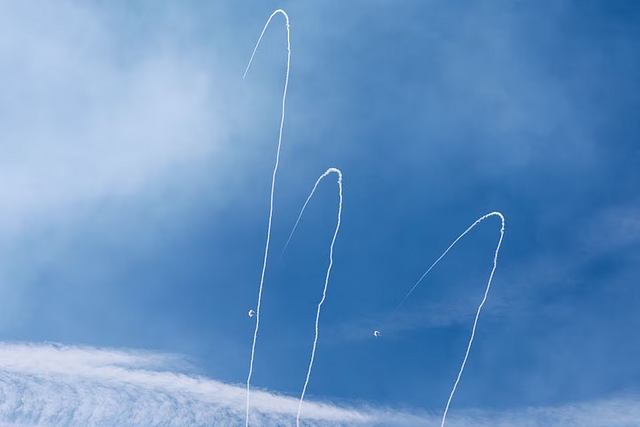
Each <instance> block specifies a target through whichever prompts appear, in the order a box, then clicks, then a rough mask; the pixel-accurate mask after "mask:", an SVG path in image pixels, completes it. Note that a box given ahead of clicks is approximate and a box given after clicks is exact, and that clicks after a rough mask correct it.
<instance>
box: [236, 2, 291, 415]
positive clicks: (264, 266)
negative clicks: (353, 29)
mask: <svg viewBox="0 0 640 427" xmlns="http://www.w3.org/2000/svg"><path fill="white" fill-rule="evenodd" d="M278 13H281V14H282V16H284V19H285V22H286V27H287V72H286V74H285V79H284V90H283V92H282V113H281V115H280V130H279V134H278V149H277V151H276V163H275V166H274V167H273V176H272V178H271V195H270V199H269V225H268V226H267V241H266V243H265V247H264V258H263V261H262V273H261V274H260V287H259V289H258V303H257V305H256V328H255V330H254V332H253V343H252V344H251V361H250V362H249V375H248V376H247V411H246V418H245V427H249V407H250V394H251V376H252V374H253V360H254V357H255V353H256V341H257V339H258V329H259V327H260V303H261V302H262V287H263V285H264V275H265V272H266V270H267V257H268V255H269V243H270V241H271V224H272V219H273V193H274V190H275V186H276V175H277V173H278V164H279V162H280V147H281V146H282V129H283V128H284V111H285V105H286V101H287V88H288V86H289V71H290V69H291V29H290V27H289V16H288V15H287V13H286V12H285V11H284V10H282V9H277V10H276V11H274V12H273V13H272V14H271V16H269V19H268V20H267V23H266V24H264V28H263V29H262V32H261V33H260V37H259V38H258V41H257V42H256V45H255V47H254V48H253V52H252V53H251V58H250V59H249V63H248V64H247V69H246V70H245V71H244V75H243V76H242V78H243V79H244V78H245V77H246V75H247V73H248V72H249V67H251V63H252V62H253V57H254V56H255V54H256V51H257V50H258V46H259V45H260V41H261V40H262V36H264V33H265V31H266V30H267V27H268V26H269V23H271V20H272V19H273V17H274V16H276V15H277V14H278Z"/></svg>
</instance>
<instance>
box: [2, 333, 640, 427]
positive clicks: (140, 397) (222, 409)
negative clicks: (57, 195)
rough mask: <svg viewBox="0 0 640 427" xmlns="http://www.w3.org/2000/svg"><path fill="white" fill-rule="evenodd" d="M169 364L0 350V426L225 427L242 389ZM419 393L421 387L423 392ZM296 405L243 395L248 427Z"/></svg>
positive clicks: (581, 417)
mask: <svg viewBox="0 0 640 427" xmlns="http://www.w3.org/2000/svg"><path fill="white" fill-rule="evenodd" d="M188 366H189V365H188V363H186V361H184V360H183V359H181V358H180V357H177V356H172V355H164V354H157V353H151V352H142V351H131V350H113V349H99V348H92V347H78V346H61V345H44V344H24V343H3V344H0V393H1V402H0V425H1V426H11V427H19V426H84V427H91V426H118V425H126V426H153V425H163V426H185V425H189V426H200V425H202V426H205V425H207V426H208V425H216V426H235V425H239V424H240V423H242V421H243V417H244V398H245V395H244V393H245V390H244V388H243V387H242V386H235V385H229V384H224V383H221V382H218V381H214V380H211V379H207V378H204V377H199V376H194V375H188V374H185V373H184V372H185V367H188ZM425 386H427V385H425ZM297 402H298V400H297V398H294V397H287V396H281V395H278V394H275V393H272V392H268V391H257V392H255V393H254V397H253V406H252V408H253V413H252V425H254V426H283V425H284V426H286V425H291V424H292V423H293V422H294V420H295V414H296V410H297ZM303 419H304V424H305V425H308V426H383V425H384V426H410V425H411V426H415V425H424V426H436V425H438V423H439V417H438V416H437V415H436V414H427V413H423V414H412V413H408V412H400V411H394V410H391V409H384V408H375V409H374V408H372V407H369V406H358V407H346V406H337V405H335V404H330V403H321V402H307V403H305V406H304V411H303ZM638 419H640V400H639V399H638V398H637V397H635V396H629V397H624V398H617V399H610V400H602V401H598V402H589V403H584V404H577V405H567V406H562V407H552V408H528V409H524V410H519V411H509V412H490V411H465V412H463V413H458V414H452V416H451V419H450V423H449V424H448V425H451V426H452V427H454V426H458V427H471V426H475V427H483V426H486V427H489V426H494V427H507V426H518V427H538V426H540V427H542V426H545V427H555V426H557V427H560V426H563V427H566V426H581V427H605V426H607V427H627V426H629V427H630V426H635V425H637V420H638Z"/></svg>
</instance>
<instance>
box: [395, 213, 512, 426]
mask: <svg viewBox="0 0 640 427" xmlns="http://www.w3.org/2000/svg"><path fill="white" fill-rule="evenodd" d="M491 216H499V217H500V220H501V221H502V225H501V227H500V240H498V245H497V246H496V251H495V254H494V256H493V268H492V269H491V274H490V275H489V281H488V282H487V288H486V290H485V292H484V297H483V298H482V301H481V302H480V305H479V306H478V310H477V312H476V317H475V319H474V321H473V328H472V329H471V338H469V344H468V345H467V351H466V353H465V355H464V360H463V361H462V365H461V366H460V371H459V372H458V377H457V378H456V381H455V383H454V384H453V389H452V390H451V393H450V394H449V399H448V400H447V405H446V406H445V408H444V413H443V415H442V421H441V423H440V427H444V424H445V422H446V420H447V413H448V412H449V407H450V406H451V401H452V400H453V395H454V394H455V393H456V389H457V388H458V384H459V383H460V378H461V377H462V373H463V372H464V368H465V366H466V364H467V359H468V358H469V352H470V351H471V345H472V344H473V339H474V338H475V335H476V327H477V326H478V318H479V317H480V311H482V307H483V306H484V303H485V302H486V301H487V296H488V295H489V289H490V288H491V281H492V280H493V274H494V273H495V271H496V267H497V266H498V253H499V252H500V246H501V245H502V238H503V237H504V216H503V215H502V214H501V213H500V212H491V213H488V214H486V215H484V216H482V217H480V218H479V219H477V220H476V222H474V223H473V224H471V226H470V227H469V228H467V229H466V230H465V231H464V233H462V234H461V235H460V236H458V238H457V239H456V240H454V241H453V243H451V244H450V245H449V247H448V248H447V250H445V251H444V252H443V253H442V255H440V257H439V258H438V259H437V260H436V261H435V262H434V263H433V264H431V266H430V267H429V268H428V269H427V271H426V272H425V273H424V274H423V275H422V276H421V277H420V279H418V281H417V282H416V283H415V285H413V287H412V288H411V289H410V290H409V292H408V293H407V295H405V297H404V298H403V299H402V301H401V302H400V304H398V306H397V307H396V310H398V309H400V307H402V304H404V302H405V301H406V300H407V298H409V295H411V294H412V293H413V291H414V290H415V289H416V287H417V286H418V285H419V284H420V282H422V280H423V279H424V278H425V276H426V275H427V274H428V273H429V272H430V271H431V270H432V269H433V267H435V266H436V264H438V263H439V262H440V260H441V259H442V258H444V256H445V255H446V254H447V253H448V252H449V251H450V250H451V248H453V247H454V246H455V244H456V243H458V241H459V240H460V239H462V238H463V237H464V236H465V235H466V234H467V233H468V232H470V231H471V230H473V228H474V227H475V226H476V225H478V224H480V223H481V222H482V221H484V220H485V219H487V218H489V217H491Z"/></svg>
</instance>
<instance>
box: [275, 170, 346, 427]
mask: <svg viewBox="0 0 640 427" xmlns="http://www.w3.org/2000/svg"><path fill="white" fill-rule="evenodd" d="M330 173H336V174H338V194H339V197H340V199H339V201H338V221H337V223H336V229H335V231H334V232H333V239H332V240H331V247H330V249H329V266H328V267H327V274H326V276H325V279H324V289H323V290H322V299H321V300H320V302H319V303H318V310H317V311H316V325H315V326H316V332H315V336H314V338H313V348H312V350H311V360H310V361H309V369H308V370H307V377H306V379H305V381H304V386H303V387H302V393H301V394H300V402H299V403H298V413H297V415H296V426H297V427H300V413H301V412H302V402H303V401H304V395H305V394H306V392H307V387H308V386H309V378H310V377H311V369H312V368H313V361H314V359H315V357H316V347H317V345H318V335H319V325H320V309H321V308H322V304H324V300H325V298H326V297H327V287H328V286H329V275H330V274H331V267H332V266H333V246H334V245H335V243H336V238H337V237H338V231H339V230H340V221H341V219H342V172H341V171H340V169H337V168H329V169H327V170H326V172H325V173H323V174H322V175H321V176H320V178H318V180H317V181H316V183H315V184H314V186H313V189H312V190H311V193H310V194H309V197H307V200H306V201H305V202H304V205H303V206H302V209H301V210H300V215H298V220H297V221H296V223H295V225H294V226H293V230H292V231H291V234H290V236H289V240H288V241H287V244H288V243H289V241H290V240H291V237H292V236H293V233H294V231H295V230H296V227H297V226H298V223H299V222H300V218H302V214H303V213H304V210H305V209H306V207H307V205H308V204H309V200H311V198H312V197H313V194H314V193H315V192H316V188H318V184H320V181H322V180H323V179H324V178H325V177H326V176H328V175H329V174H330ZM285 248H286V245H285Z"/></svg>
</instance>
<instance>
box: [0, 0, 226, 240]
mask: <svg viewBox="0 0 640 427" xmlns="http://www.w3.org/2000/svg"><path fill="white" fill-rule="evenodd" d="M102 15H104V13H103V14H102ZM102 15H101V14H100V13H99V11H97V10H94V9H92V8H91V7H90V6H88V5H80V4H77V3H74V2H64V1H63V2H60V3H58V4H56V6H47V5H27V4H9V3H2V5H0V28H1V29H0V48H1V49H2V52H3V54H2V58H0V66H1V67H0V93H2V94H3V96H2V98H1V100H0V109H1V111H2V114H1V116H2V117H1V118H0V133H1V134H2V135H3V144H2V147H1V148H0V180H1V181H2V182H3V183H5V185H4V186H3V195H2V198H1V199H0V221H2V223H3V227H2V229H1V230H0V231H2V233H3V234H6V233H7V232H8V230H12V231H13V232H16V231H19V230H20V229H22V228H23V226H24V224H25V223H27V222H29V221H30V220H31V219H33V217H34V216H37V217H38V218H40V219H42V218H43V217H45V218H48V219H52V218H53V219H55V218H59V216H60V215H56V214H59V213H60V211H61V210H64V214H65V215H67V216H68V215H69V213H70V212H71V213H73V211H74V208H76V207H77V205H78V204H79V203H87V202H95V201H96V200H100V199H103V198H105V197H118V196H132V195H137V194H138V193H140V192H141V191H143V190H145V189H148V187H149V186H150V185H152V184H154V183H156V182H158V181H162V180H163V179H167V175H173V179H175V172H176V169H178V170H179V168H180V167H181V166H182V167H183V168H184V164H185V163H188V162H194V161H197V160H198V159H199V158H201V157H202V156H205V155H208V154H210V153H212V152H214V151H215V150H216V149H218V148H220V146H221V144H222V139H223V137H222V136H221V135H222V134H223V133H224V129H225V127H224V125H223V124H224V120H223V118H222V117H221V115H220V114H219V113H220V109H217V105H218V103H219V102H220V96H221V94H220V91H219V89H220V86H219V85H218V86H216V85H215V84H214V79H213V78H212V77H211V75H212V73H213V72H214V70H213V69H212V68H211V64H210V63H205V61H204V60H201V59H196V57H195V55H192V54H191V53H192V52H190V51H189V50H185V49H178V48H176V47H172V46H170V45H168V44H166V43H162V42H161V41H158V40H155V39H154V38H153V37H151V36H143V35H141V36H140V37H138V38H137V39H136V40H135V43H137V44H140V45H143V46H144V49H143V48H142V47H140V46H138V48H134V47H132V45H135V43H132V42H131V41H127V40H126V37H124V36H122V35H120V34H119V32H118V31H117V28H114V26H113V25H109V24H108V20H107V19H106V18H105V16H102Z"/></svg>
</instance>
